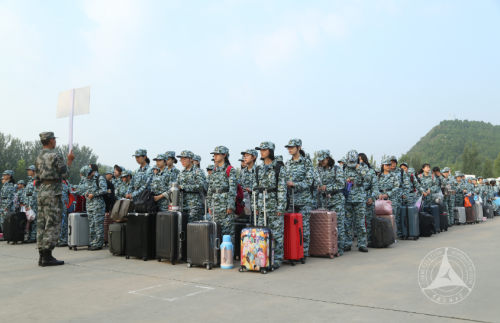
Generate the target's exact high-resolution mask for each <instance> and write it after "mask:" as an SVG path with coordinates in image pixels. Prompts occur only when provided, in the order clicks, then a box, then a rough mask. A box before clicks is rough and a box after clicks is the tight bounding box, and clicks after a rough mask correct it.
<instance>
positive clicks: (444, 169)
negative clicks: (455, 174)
mask: <svg viewBox="0 0 500 323" xmlns="http://www.w3.org/2000/svg"><path fill="white" fill-rule="evenodd" d="M449 171H450V168H449V167H445V168H443V169H442V170H441V173H448V172H449Z"/></svg>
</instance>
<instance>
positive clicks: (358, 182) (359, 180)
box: [344, 150, 380, 252]
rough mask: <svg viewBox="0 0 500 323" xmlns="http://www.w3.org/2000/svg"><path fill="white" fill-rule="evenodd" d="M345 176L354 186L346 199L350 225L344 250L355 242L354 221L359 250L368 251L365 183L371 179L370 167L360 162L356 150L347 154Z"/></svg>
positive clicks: (347, 216) (347, 249) (348, 248)
mask: <svg viewBox="0 0 500 323" xmlns="http://www.w3.org/2000/svg"><path fill="white" fill-rule="evenodd" d="M344 176H345V178H346V183H347V182H350V183H352V188H351V191H350V192H349V197H348V198H347V201H346V218H347V220H348V221H347V222H348V227H347V229H346V242H345V244H346V246H347V248H344V251H349V250H351V246H352V243H353V232H352V230H353V226H352V225H349V224H350V223H352V224H353V225H354V229H355V230H356V236H357V238H358V250H359V251H361V252H368V249H367V248H366V228H365V214H366V192H365V185H364V184H365V182H366V181H367V180H369V169H368V167H367V166H366V165H365V164H364V163H359V156H358V152H357V151H356V150H351V151H349V153H348V154H347V160H346V168H345V170H344ZM379 185H380V184H379Z"/></svg>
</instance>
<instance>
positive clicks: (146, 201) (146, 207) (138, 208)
mask: <svg viewBox="0 0 500 323" xmlns="http://www.w3.org/2000/svg"><path fill="white" fill-rule="evenodd" d="M154 197H155V195H154V194H153V192H151V191H150V190H148V189H145V190H144V191H142V192H141V193H139V195H138V196H137V200H136V202H135V212H136V213H156V212H158V207H157V206H156V202H155V199H154Z"/></svg>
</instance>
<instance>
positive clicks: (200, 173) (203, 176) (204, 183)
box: [193, 166, 208, 191]
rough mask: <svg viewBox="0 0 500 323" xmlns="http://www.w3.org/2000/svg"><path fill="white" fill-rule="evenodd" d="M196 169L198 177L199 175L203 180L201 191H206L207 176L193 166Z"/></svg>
mask: <svg viewBox="0 0 500 323" xmlns="http://www.w3.org/2000/svg"><path fill="white" fill-rule="evenodd" d="M193 167H196V168H198V175H200V176H201V177H202V178H203V190H205V191H208V180H207V175H205V171H204V170H203V169H200V168H199V167H198V166H193Z"/></svg>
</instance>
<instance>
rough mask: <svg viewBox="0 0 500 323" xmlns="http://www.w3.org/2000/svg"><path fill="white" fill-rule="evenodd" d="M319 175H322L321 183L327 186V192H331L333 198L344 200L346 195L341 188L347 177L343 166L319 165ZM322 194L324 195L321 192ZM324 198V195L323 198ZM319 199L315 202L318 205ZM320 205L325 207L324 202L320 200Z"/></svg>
mask: <svg viewBox="0 0 500 323" xmlns="http://www.w3.org/2000/svg"><path fill="white" fill-rule="evenodd" d="M317 171H318V175H319V176H320V177H321V183H322V184H323V185H325V186H326V194H330V196H331V199H339V198H340V199H342V200H344V199H345V198H344V195H343V194H342V192H340V190H342V189H343V188H344V186H345V177H344V171H343V170H342V167H338V166H333V167H328V168H326V167H319V168H318V169H317ZM320 196H323V194H321V195H320ZM321 199H323V197H322V198H321ZM316 204H317V201H316V202H315V203H313V205H316ZM319 204H320V205H318V207H324V202H322V201H320V203H319Z"/></svg>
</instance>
